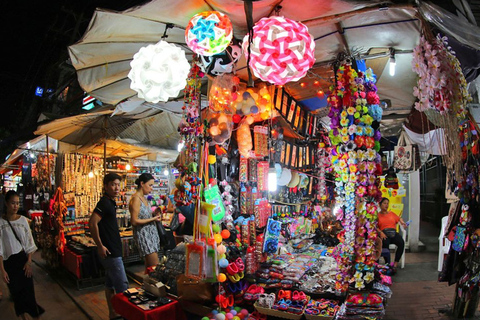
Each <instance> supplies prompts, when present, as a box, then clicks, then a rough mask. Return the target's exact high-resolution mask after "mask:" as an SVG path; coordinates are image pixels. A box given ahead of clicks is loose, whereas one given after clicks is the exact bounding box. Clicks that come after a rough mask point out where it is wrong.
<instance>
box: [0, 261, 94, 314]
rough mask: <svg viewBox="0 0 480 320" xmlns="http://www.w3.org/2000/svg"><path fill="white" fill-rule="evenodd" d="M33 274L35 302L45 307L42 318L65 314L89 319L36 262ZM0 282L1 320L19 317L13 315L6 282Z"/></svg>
mask: <svg viewBox="0 0 480 320" xmlns="http://www.w3.org/2000/svg"><path fill="white" fill-rule="evenodd" d="M34 261H35V259H34ZM33 274H34V284H35V295H36V298H37V302H38V304H39V305H41V306H42V307H43V308H44V309H45V313H44V314H43V315H42V320H58V319H65V316H67V315H68V317H67V318H68V319H75V320H77V319H79V320H83V319H91V318H90V317H89V316H88V315H86V314H85V313H84V312H83V311H82V310H81V309H80V308H78V306H77V305H76V304H75V303H74V301H73V300H72V299H70V298H69V296H68V295H67V294H66V292H65V291H64V289H63V288H62V287H63V285H62V286H61V285H59V284H58V283H57V282H56V281H55V280H54V279H53V278H52V277H51V276H50V275H49V274H48V272H47V271H45V269H43V268H41V267H39V266H38V265H37V264H36V263H34V264H33ZM0 282H1V284H0V288H1V289H2V292H3V299H2V300H1V301H0V318H1V319H2V320H14V319H19V318H17V316H16V315H15V310H14V308H13V302H12V301H11V300H10V297H9V292H8V288H7V286H6V284H5V283H3V281H0ZM28 319H30V318H28Z"/></svg>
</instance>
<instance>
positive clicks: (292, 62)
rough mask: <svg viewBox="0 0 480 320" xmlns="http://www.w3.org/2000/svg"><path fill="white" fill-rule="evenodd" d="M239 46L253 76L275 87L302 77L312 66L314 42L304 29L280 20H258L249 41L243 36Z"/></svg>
mask: <svg viewBox="0 0 480 320" xmlns="http://www.w3.org/2000/svg"><path fill="white" fill-rule="evenodd" d="M242 46H243V53H244V54H245V56H246V57H247V59H248V57H249V56H250V67H251V68H252V70H253V73H254V74H255V76H257V77H258V78H260V79H262V80H263V81H268V82H270V83H273V84H276V85H283V84H285V83H287V82H290V81H297V80H299V79H301V78H303V77H304V76H305V74H306V73H307V71H308V70H309V69H310V68H311V67H312V66H313V64H314V63H315V55H314V53H315V42H314V41H313V38H312V36H311V35H310V33H308V28H307V27H306V26H305V25H304V24H302V23H300V22H296V21H294V20H290V19H288V18H284V17H268V18H262V19H260V21H258V22H257V23H256V24H255V26H254V27H253V37H252V39H250V38H249V35H246V36H245V38H244V39H243V44H242ZM249 46H250V48H248V47H249Z"/></svg>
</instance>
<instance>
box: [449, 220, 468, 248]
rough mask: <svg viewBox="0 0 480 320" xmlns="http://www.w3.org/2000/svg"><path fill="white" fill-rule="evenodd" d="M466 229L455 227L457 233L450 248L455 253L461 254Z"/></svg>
mask: <svg viewBox="0 0 480 320" xmlns="http://www.w3.org/2000/svg"><path fill="white" fill-rule="evenodd" d="M465 239H466V228H465V227H463V226H457V231H456V232H455V236H454V237H453V242H452V248H453V250H455V251H457V252H462V251H463V249H464V246H465Z"/></svg>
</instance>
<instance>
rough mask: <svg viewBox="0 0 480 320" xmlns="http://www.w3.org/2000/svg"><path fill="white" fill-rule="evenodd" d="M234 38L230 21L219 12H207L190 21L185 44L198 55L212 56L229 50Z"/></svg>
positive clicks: (186, 30)
mask: <svg viewBox="0 0 480 320" xmlns="http://www.w3.org/2000/svg"><path fill="white" fill-rule="evenodd" d="M232 38H233V27H232V23H231V22H230V19H229V18H228V17H227V16H226V15H224V14H223V13H221V12H218V11H205V12H201V13H199V14H196V15H195V16H193V17H192V19H190V21H189V22H188V25H187V27H186V29H185V42H186V43H187V45H188V47H189V48H190V49H192V50H193V52H195V53H196V54H199V55H202V56H212V55H214V54H217V53H220V52H222V51H224V50H225V49H227V47H228V45H229V44H230V41H231V40H232Z"/></svg>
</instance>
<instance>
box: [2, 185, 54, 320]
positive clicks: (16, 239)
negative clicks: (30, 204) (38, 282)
mask: <svg viewBox="0 0 480 320" xmlns="http://www.w3.org/2000/svg"><path fill="white" fill-rule="evenodd" d="M5 206H6V208H4V215H3V216H2V217H1V218H0V271H1V273H2V279H3V281H5V283H7V285H8V288H9V290H10V295H11V296H12V298H13V303H14V306H15V313H16V314H17V316H18V317H20V318H21V319H26V317H25V313H28V314H29V315H30V316H31V317H32V318H33V319H39V317H40V315H41V314H43V313H44V312H45V310H44V309H43V308H42V307H40V306H39V305H38V304H37V301H36V300H35V290H34V287H33V278H32V254H33V253H34V252H35V251H36V250H37V247H36V246H35V243H34V241H33V237H32V232H31V231H30V227H29V225H28V222H27V219H26V218H25V217H24V216H21V215H19V214H17V212H18V208H19V206H20V202H19V197H18V194H17V193H16V192H15V191H9V192H7V194H6V195H5Z"/></svg>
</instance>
